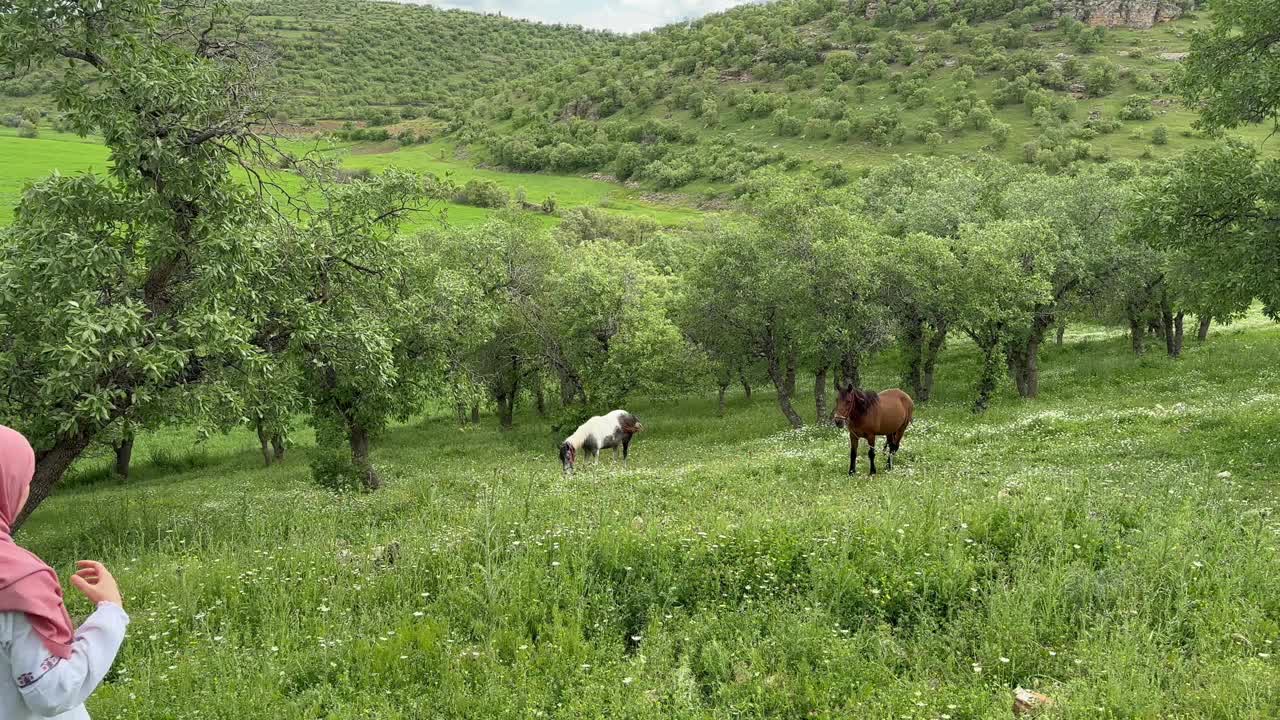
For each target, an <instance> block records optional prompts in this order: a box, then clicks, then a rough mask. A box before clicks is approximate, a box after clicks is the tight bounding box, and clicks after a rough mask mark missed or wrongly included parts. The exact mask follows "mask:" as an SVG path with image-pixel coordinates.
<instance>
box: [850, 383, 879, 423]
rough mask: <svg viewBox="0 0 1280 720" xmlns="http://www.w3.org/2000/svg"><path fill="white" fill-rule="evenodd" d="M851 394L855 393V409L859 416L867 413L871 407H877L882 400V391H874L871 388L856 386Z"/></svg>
mask: <svg viewBox="0 0 1280 720" xmlns="http://www.w3.org/2000/svg"><path fill="white" fill-rule="evenodd" d="M851 394H852V395H853V407H854V411H855V412H856V413H857V414H858V416H859V417H861V416H862V415H866V414H867V413H868V412H869V411H870V410H871V408H873V407H875V406H876V405H877V404H878V403H879V402H880V393H877V392H873V391H871V390H863V389H862V388H854V389H853V392H852V393H851Z"/></svg>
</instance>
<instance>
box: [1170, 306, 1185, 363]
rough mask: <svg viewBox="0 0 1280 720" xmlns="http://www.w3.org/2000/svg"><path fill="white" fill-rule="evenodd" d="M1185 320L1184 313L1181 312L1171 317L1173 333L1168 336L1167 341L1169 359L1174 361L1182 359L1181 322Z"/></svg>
mask: <svg viewBox="0 0 1280 720" xmlns="http://www.w3.org/2000/svg"><path fill="white" fill-rule="evenodd" d="M1185 318H1186V313H1183V312H1179V313H1178V314H1177V315H1174V316H1173V333H1172V334H1171V335H1170V340H1169V357H1171V358H1174V359H1175V360H1176V359H1177V358H1179V357H1182V334H1183V320H1184V319H1185Z"/></svg>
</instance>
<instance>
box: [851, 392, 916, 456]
mask: <svg viewBox="0 0 1280 720" xmlns="http://www.w3.org/2000/svg"><path fill="white" fill-rule="evenodd" d="M837 390H838V396H837V398H836V414H835V416H834V417H833V418H832V419H833V420H835V423H836V427H842V428H844V427H847V428H848V429H849V474H850V475H852V474H853V472H854V468H855V466H856V465H857V464H858V438H866V439H867V444H868V445H870V446H871V447H870V449H869V450H867V457H868V458H870V459H871V474H872V475H875V474H876V436H877V435H884V436H885V440H886V445H887V447H888V450H889V467H888V469H889V470H892V469H893V456H894V455H896V454H897V453H898V447H899V446H900V445H902V436H903V435H905V434H906V432H907V427H908V426H909V425H911V416H912V415H913V414H914V413H915V407H916V404H915V403H914V402H912V401H911V396H910V395H908V394H906V393H904V392H902V391H901V390H898V389H893V390H885V391H884V392H882V393H879V394H876V393H874V392H871V391H869V390H860V389H858V388H856V387H854V386H853V385H846V386H844V387H838V388H837Z"/></svg>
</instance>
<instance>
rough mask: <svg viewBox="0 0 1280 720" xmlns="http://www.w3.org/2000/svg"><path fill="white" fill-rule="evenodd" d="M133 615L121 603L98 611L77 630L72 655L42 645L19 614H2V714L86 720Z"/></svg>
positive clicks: (18, 718)
mask: <svg viewBox="0 0 1280 720" xmlns="http://www.w3.org/2000/svg"><path fill="white" fill-rule="evenodd" d="M128 624H129V616H128V615H126V614H125V612H124V609H123V608H121V607H120V606H119V605H115V604H112V603H105V602H104V603H98V609H97V611H95V612H94V613H93V614H92V615H90V616H89V619H88V620H85V622H84V624H83V625H81V626H80V627H79V628H77V629H76V639H75V645H74V646H73V647H72V651H71V658H70V659H69V660H62V659H60V658H58V657H57V656H56V655H53V654H51V653H50V652H49V650H48V649H47V648H46V647H45V646H44V641H43V640H41V639H40V636H39V635H37V634H36V632H35V630H33V629H32V628H31V623H29V622H27V616H26V615H25V614H23V613H20V612H0V718H3V720H33V719H34V718H56V719H57V720H88V718H89V713H88V712H86V711H85V709H84V702H85V700H88V699H89V695H90V694H91V693H92V692H93V691H94V690H96V689H97V688H98V685H99V684H100V683H101V682H102V678H104V677H106V675H107V671H108V670H110V669H111V663H112V662H114V661H115V659H116V653H117V652H119V650H120V644H121V643H122V642H124V629H125V627H126V626H127V625H128Z"/></svg>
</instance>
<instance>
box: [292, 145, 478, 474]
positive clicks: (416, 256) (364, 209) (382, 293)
mask: <svg viewBox="0 0 1280 720" xmlns="http://www.w3.org/2000/svg"><path fill="white" fill-rule="evenodd" d="M309 189H310V190H311V194H319V195H321V196H322V197H323V200H324V203H323V205H322V206H321V207H320V208H318V209H317V210H316V211H314V212H313V213H312V214H311V216H310V217H309V218H308V219H307V221H306V222H305V224H303V226H302V227H301V228H298V230H299V231H298V232H288V231H289V230H292V228H286V232H287V237H286V239H285V244H286V253H287V255H286V256H287V257H288V258H289V260H290V261H289V264H288V266H287V268H286V269H285V270H284V272H282V273H281V277H279V278H278V282H279V283H280V284H281V286H282V287H289V290H290V295H291V296H293V297H301V298H305V302H303V303H299V304H296V305H295V311H296V314H295V316H294V317H293V319H292V320H293V323H294V324H295V329H294V331H293V334H292V343H293V346H294V349H295V352H297V353H298V354H299V359H300V365H301V367H302V378H303V380H304V386H305V392H306V394H307V396H308V397H309V398H310V400H311V409H312V421H313V423H314V424H315V426H316V439H317V443H318V444H319V445H321V447H322V448H325V447H328V448H330V449H334V448H336V447H342V446H345V447H346V448H348V449H349V452H350V455H349V458H350V463H351V467H353V468H354V470H355V471H356V473H357V474H358V475H357V477H358V479H359V481H360V483H361V484H362V485H363V486H364V488H365V489H368V490H375V489H377V488H379V487H380V486H381V478H380V477H379V476H378V473H377V471H376V470H375V468H374V466H373V463H372V460H371V459H370V451H371V447H372V443H373V441H374V439H375V438H376V436H377V434H378V433H380V432H381V431H382V430H383V429H384V428H385V426H386V424H387V422H388V421H389V420H390V419H392V418H400V419H404V418H407V417H408V416H409V415H410V414H412V413H413V412H415V411H416V410H417V409H418V408H419V406H420V403H421V399H422V397H423V396H424V394H426V393H427V392H428V391H433V390H438V389H439V388H440V387H441V386H442V385H443V381H442V376H443V374H444V372H443V368H442V367H441V361H440V358H441V357H442V356H443V354H444V353H443V350H442V348H443V346H444V339H443V337H442V335H443V333H442V331H441V327H442V326H446V327H447V326H449V325H451V324H452V322H451V321H450V320H451V319H449V318H442V317H441V314H442V313H441V312H440V310H441V308H442V307H448V308H456V305H455V304H454V301H450V302H449V303H448V304H447V305H446V304H444V303H437V302H436V298H435V297H434V296H433V294H432V292H431V291H432V290H433V289H434V287H435V283H434V280H435V277H434V274H435V270H436V268H435V267H434V266H432V265H430V264H429V263H427V262H426V257H427V256H426V253H425V251H424V246H423V245H422V244H421V243H420V242H415V241H413V240H410V239H408V238H406V237H404V236H403V235H401V234H400V232H399V230H400V225H401V222H402V221H403V219H404V218H405V216H406V215H407V214H408V213H409V212H411V211H414V210H418V209H421V208H422V207H423V206H425V204H426V203H427V201H428V199H429V198H431V197H432V196H433V194H435V190H434V188H433V187H432V181H425V182H424V180H423V179H422V178H420V177H419V176H417V175H415V174H412V173H406V172H402V171H397V170H388V171H386V172H384V173H381V174H379V175H377V176H375V177H373V178H371V179H367V180H361V181H358V182H354V183H349V184H345V185H318V186H316V185H313V186H311V187H310V188H309ZM447 289H448V290H449V291H451V292H460V291H461V290H463V288H459V287H457V286H453V285H451V286H448V287H447ZM464 297H465V295H464ZM341 466H342V467H346V462H345V458H344V462H342V463H341Z"/></svg>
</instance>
